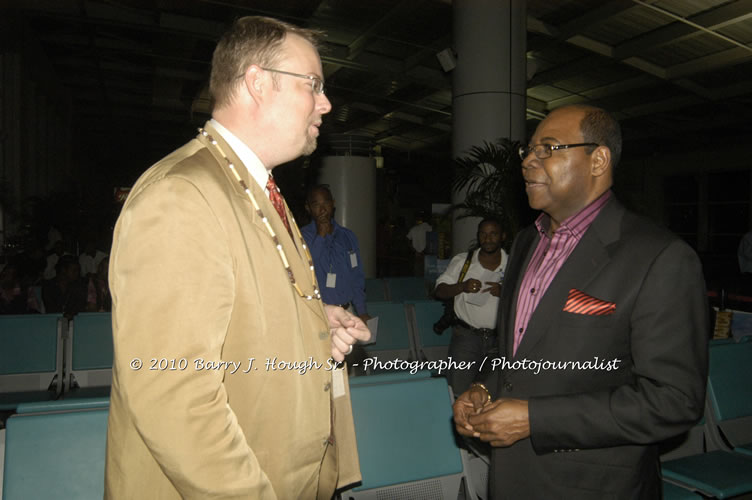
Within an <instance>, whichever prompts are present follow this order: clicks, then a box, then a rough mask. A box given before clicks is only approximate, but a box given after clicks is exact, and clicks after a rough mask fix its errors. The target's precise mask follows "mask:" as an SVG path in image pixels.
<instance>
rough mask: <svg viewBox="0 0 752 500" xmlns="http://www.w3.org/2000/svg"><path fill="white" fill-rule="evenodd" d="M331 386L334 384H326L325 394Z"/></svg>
mask: <svg viewBox="0 0 752 500" xmlns="http://www.w3.org/2000/svg"><path fill="white" fill-rule="evenodd" d="M331 386H332V384H331V383H330V382H327V383H326V384H324V392H327V391H329V388H330V387H331Z"/></svg>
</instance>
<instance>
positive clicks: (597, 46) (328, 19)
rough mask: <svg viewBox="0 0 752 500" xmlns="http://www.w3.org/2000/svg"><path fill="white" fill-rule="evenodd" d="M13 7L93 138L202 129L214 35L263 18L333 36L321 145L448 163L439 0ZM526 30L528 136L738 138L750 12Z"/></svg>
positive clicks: (597, 9) (540, 5) (584, 8)
mask: <svg viewBox="0 0 752 500" xmlns="http://www.w3.org/2000/svg"><path fill="white" fill-rule="evenodd" d="M498 1H504V0H498ZM16 3H17V6H14V7H12V8H13V9H15V10H16V11H17V15H18V16H19V17H20V19H22V22H24V23H26V25H27V26H28V28H29V29H30V30H31V31H32V32H33V33H35V34H36V36H37V37H38V39H39V40H40V42H41V47H42V50H43V51H44V53H46V55H47V57H48V58H49V60H50V61H51V63H52V66H53V68H54V71H55V74H56V76H57V77H58V78H59V81H60V84H61V85H63V86H64V87H65V88H67V89H68V90H69V92H70V93H71V95H72V97H73V102H74V109H75V112H76V114H77V115H78V118H80V121H81V122H82V123H85V124H86V126H87V127H88V128H89V131H90V132H91V133H92V134H95V135H97V134H98V135H100V136H103V135H104V136H106V134H120V133H122V132H123V131H124V130H127V129H128V128H129V127H132V126H133V125H134V124H139V125H140V124H142V123H143V120H147V121H150V122H151V125H152V129H154V130H158V131H159V134H161V135H164V136H170V135H173V136H175V138H176V139H178V136H180V135H183V134H184V131H185V128H186V125H187V124H190V125H198V124H200V123H202V122H203V120H204V119H205V118H206V116H207V114H208V110H209V103H208V98H207V91H206V82H207V76H208V72H209V61H210V58H211V53H212V50H213V47H214V44H215V41H216V39H217V37H218V35H219V34H220V33H221V32H222V31H223V29H224V28H225V27H226V26H227V25H228V23H229V22H231V20H232V19H234V18H236V17H238V16H242V15H270V16H274V17H278V18H281V19H284V20H287V21H290V22H293V23H296V24H300V25H303V26H307V27H312V28H317V29H321V30H324V31H325V32H326V33H327V34H328V37H327V42H326V49H325V50H324V51H323V54H322V56H323V57H322V59H323V62H324V71H325V76H326V80H327V89H328V90H327V94H328V96H329V97H330V99H331V101H332V103H333V105H334V110H333V112H332V113H331V115H329V117H327V119H326V120H325V123H324V128H323V130H322V132H323V133H324V134H355V135H361V136H368V137H371V138H372V139H373V142H374V144H378V145H381V146H382V148H390V149H394V150H399V151H418V150H430V151H432V152H439V153H440V154H448V153H449V144H450V141H449V138H450V136H451V131H452V128H451V124H452V92H451V75H450V74H448V73H445V72H444V71H442V69H441V66H440V64H439V62H438V59H437V57H436V54H437V53H438V52H439V51H441V50H443V49H445V48H447V47H451V45H452V5H451V2H450V1H449V0H444V1H442V0H253V1H250V0H249V1H242V0H155V1H147V0H25V1H18V2H16ZM8 4H13V2H6V5H8ZM6 8H7V7H6ZM527 27H528V41H527V43H528V52H527V57H528V64H529V65H534V67H535V73H534V75H532V78H531V79H530V81H529V82H528V83H529V85H528V93H527V95H528V99H527V108H528V120H529V123H530V125H534V123H535V121H536V120H540V119H541V117H542V116H544V115H545V113H547V112H548V111H549V110H551V109H553V108H555V107H557V106H561V105H564V104H570V103H593V104H596V105H599V106H603V107H605V108H606V109H608V110H610V111H612V112H614V113H615V114H616V116H617V117H618V118H619V119H620V120H621V121H622V123H623V126H624V129H625V137H626V139H627V140H632V141H641V142H642V143H644V144H660V143H668V142H675V141H676V140H677V138H678V137H681V138H682V139H683V141H684V142H686V143H697V142H698V141H700V140H710V141H714V140H720V139H721V138H726V139H728V138H729V137H730V136H744V135H745V134H746V135H747V136H748V135H749V132H750V118H751V117H752V114H751V113H750V110H751V109H752V46H750V43H751V42H752V0H528V2H527ZM183 138H184V137H183ZM177 142H180V141H179V140H178V141H177ZM162 152H164V150H163V149H162Z"/></svg>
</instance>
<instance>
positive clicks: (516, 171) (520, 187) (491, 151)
mask: <svg viewBox="0 0 752 500" xmlns="http://www.w3.org/2000/svg"><path fill="white" fill-rule="evenodd" d="M519 147H520V143H518V142H515V141H511V140H509V139H506V138H500V139H497V140H496V141H494V142H486V141H484V142H483V144H482V145H480V146H473V147H471V148H470V149H469V150H468V152H467V154H466V155H465V156H463V157H461V158H457V159H455V164H456V167H457V168H456V173H455V178H454V181H453V183H452V189H453V190H455V191H462V190H463V189H467V194H466V197H465V201H464V202H462V203H459V204H456V205H454V206H453V207H452V208H453V209H454V210H461V211H462V212H461V213H462V215H460V217H483V218H485V217H493V218H495V219H497V220H498V221H499V222H500V223H501V228H502V232H504V233H506V236H507V238H506V245H505V246H508V245H509V243H511V241H512V240H513V239H514V236H515V234H517V231H518V230H519V228H520V227H521V226H522V225H524V224H526V223H527V222H528V221H529V218H530V214H531V211H530V209H529V208H528V207H527V203H526V199H525V196H524V184H523V181H522V171H521V162H522V161H521V160H520V157H519V154H518V149H519Z"/></svg>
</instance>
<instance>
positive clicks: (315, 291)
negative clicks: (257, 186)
mask: <svg viewBox="0 0 752 500" xmlns="http://www.w3.org/2000/svg"><path fill="white" fill-rule="evenodd" d="M198 132H199V134H201V135H202V136H204V137H206V139H208V140H209V142H210V143H211V145H212V146H214V147H215V148H217V151H218V152H219V154H220V155H221V156H222V158H224V159H225V161H226V162H227V166H228V167H229V168H230V171H231V172H232V174H233V175H234V176H235V179H236V180H237V181H238V182H239V183H240V187H241V188H243V191H245V194H246V195H247V196H248V199H249V200H251V205H253V208H254V210H256V215H258V216H259V217H260V218H261V222H263V223H264V227H265V228H266V230H267V231H268V232H269V235H270V236H271V237H272V241H274V244H275V245H276V247H277V253H278V254H279V258H280V259H281V260H282V265H283V266H284V268H285V271H287V275H288V276H289V277H290V283H291V284H292V287H293V288H294V289H295V291H296V292H298V295H300V296H301V297H303V298H304V299H306V300H313V299H317V300H321V292H320V291H319V289H318V288H317V286H316V272H315V271H314V269H313V258H312V257H311V252H309V251H308V246H306V243H305V240H304V239H303V235H302V234H301V233H300V229H299V228H298V225H297V223H295V219H294V218H293V219H292V222H293V223H292V227H294V228H295V234H296V235H297V237H298V239H299V240H300V244H301V245H302V246H303V250H304V251H305V254H306V257H307V258H308V267H309V268H310V269H311V281H312V282H313V294H311V295H306V294H304V293H303V291H302V290H301V289H300V287H299V286H298V283H297V282H296V281H295V275H294V274H293V273H292V269H290V263H289V261H288V260H287V255H286V254H285V250H284V249H283V248H282V244H281V243H280V242H279V239H278V238H277V234H276V233H275V232H274V229H272V226H271V225H270V224H269V220H268V219H267V218H266V216H265V215H264V213H263V212H262V211H261V207H259V204H258V203H257V202H256V198H254V196H253V194H252V193H251V190H250V189H249V188H248V185H247V184H246V183H245V181H244V180H243V179H241V178H240V175H238V172H237V170H236V169H235V165H233V163H232V161H230V159H229V158H228V157H227V155H226V154H225V153H224V151H222V148H221V147H220V146H219V144H218V143H217V141H216V140H215V139H214V137H212V136H211V135H210V134H209V133H208V132H207V131H206V130H204V129H203V128H200V129H198Z"/></svg>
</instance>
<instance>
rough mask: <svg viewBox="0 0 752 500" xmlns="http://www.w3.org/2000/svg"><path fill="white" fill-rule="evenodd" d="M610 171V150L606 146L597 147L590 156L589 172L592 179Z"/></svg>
mask: <svg viewBox="0 0 752 500" xmlns="http://www.w3.org/2000/svg"><path fill="white" fill-rule="evenodd" d="M610 170H611V150H610V149H608V147H606V146H598V147H597V148H595V150H594V151H593V152H592V153H591V154H590V172H591V173H592V174H593V176H594V177H600V176H602V175H603V174H605V173H606V172H608V171H610Z"/></svg>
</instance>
